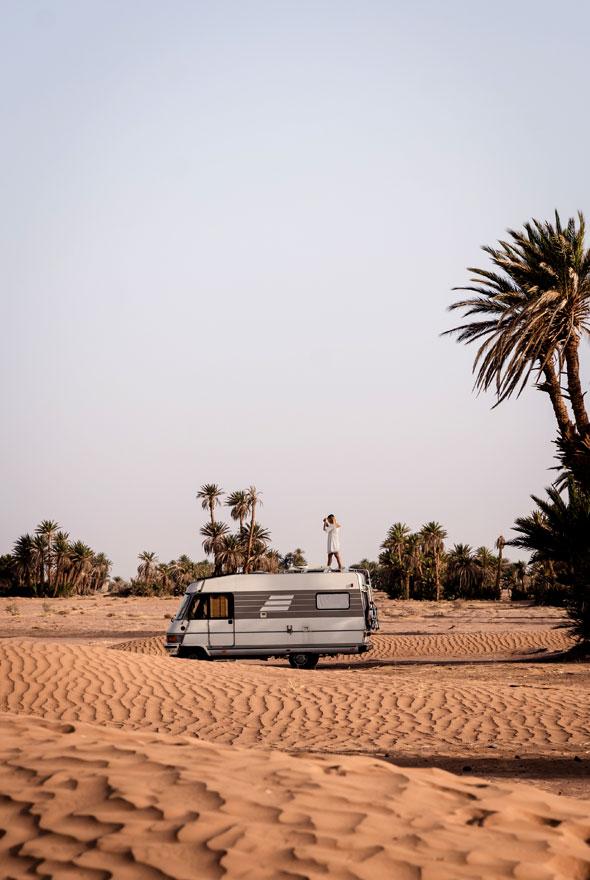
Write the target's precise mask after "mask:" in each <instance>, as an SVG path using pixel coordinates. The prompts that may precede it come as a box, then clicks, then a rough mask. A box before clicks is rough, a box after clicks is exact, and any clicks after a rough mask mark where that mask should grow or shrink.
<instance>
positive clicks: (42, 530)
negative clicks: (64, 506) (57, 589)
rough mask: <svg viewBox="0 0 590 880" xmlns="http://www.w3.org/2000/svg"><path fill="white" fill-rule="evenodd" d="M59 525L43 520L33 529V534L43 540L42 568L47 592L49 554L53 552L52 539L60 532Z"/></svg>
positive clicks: (49, 574)
mask: <svg viewBox="0 0 590 880" xmlns="http://www.w3.org/2000/svg"><path fill="white" fill-rule="evenodd" d="M60 528H61V527H60V525H59V523H56V522H55V520H53V519H44V520H43V521H42V522H41V523H39V525H38V526H37V528H36V529H35V534H36V535H40V536H41V537H42V538H44V540H45V554H46V555H45V559H44V568H45V571H46V572H47V589H48V591H49V590H50V589H51V562H52V558H51V554H52V550H53V539H54V538H55V535H56V534H57V532H59V530H60Z"/></svg>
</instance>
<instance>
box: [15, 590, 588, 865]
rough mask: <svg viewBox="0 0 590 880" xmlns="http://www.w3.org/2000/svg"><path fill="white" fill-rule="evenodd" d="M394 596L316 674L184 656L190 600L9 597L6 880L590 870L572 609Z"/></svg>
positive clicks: (584, 721)
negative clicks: (178, 655) (180, 617)
mask: <svg viewBox="0 0 590 880" xmlns="http://www.w3.org/2000/svg"><path fill="white" fill-rule="evenodd" d="M380 604H381V606H382V608H383V611H384V613H382V631H381V632H380V634H379V635H377V636H375V637H374V647H373V650H372V651H371V652H370V653H369V654H368V655H365V656H364V657H361V658H358V659H351V658H335V659H333V660H330V661H327V660H326V661H324V662H322V663H321V664H320V666H318V668H317V669H316V670H314V671H299V670H293V669H291V668H290V667H289V666H288V665H287V664H286V663H284V662H282V661H281V662H279V661H273V662H268V663H264V662H257V661H249V662H218V663H207V662H200V661H192V660H177V659H172V658H169V657H167V656H166V655H165V652H164V649H163V640H162V633H163V631H164V629H165V627H166V624H167V619H166V618H167V617H168V616H169V615H170V614H171V613H172V612H173V611H174V608H175V605H176V601H169V600H164V599H163V600H144V599H127V600H121V599H113V598H109V597H100V598H95V597H93V598H91V599H79V598H78V599H71V600H58V601H57V602H55V603H54V602H51V603H48V602H45V603H42V602H41V601H40V600H18V599H17V600H12V602H10V601H8V600H2V601H1V602H0V634H1V635H2V636H3V638H2V639H0V667H1V672H2V674H1V676H0V713H1V714H0V727H1V736H0V743H1V746H0V748H1V750H2V763H1V765H0V773H1V774H2V782H1V789H0V795H1V799H0V828H1V829H3V831H4V832H5V833H4V835H3V836H1V837H0V876H2V877H6V878H21V877H22V878H25V877H27V878H30V877H56V878H60V877H64V878H70V877H72V878H74V877H75V878H108V877H114V878H119V877H121V878H124V880H125V878H144V877H145V878H162V877H172V878H194V877H198V878H206V880H208V878H218V877H229V878H233V877H236V878H241V877H243V878H252V880H255V878H269V880H274V878H281V880H282V878H314V880H315V878H320V877H335V878H346V880H354V878H371V880H374V878H377V880H378V878H385V877H387V878H396V880H397V878H400V880H403V878H406V877H408V878H424V880H429V878H432V880H443V878H448V880H451V878H463V877H469V878H480V877H481V878H484V877H486V878H496V877H498V878H500V877H514V878H521V880H529V878H530V880H545V878H556V880H557V878H559V880H561V878H563V880H565V878H568V880H569V878H586V880H587V878H589V877H590V846H589V843H588V841H590V800H588V799H587V798H588V797H589V796H590V787H589V785H588V783H589V773H590V721H589V719H590V687H589V685H590V669H589V666H588V664H585V663H568V662H565V658H564V656H563V652H564V651H566V650H567V648H568V647H569V645H570V644H571V642H570V640H569V638H568V636H567V632H566V631H565V630H564V629H563V628H562V626H561V624H562V623H563V614H562V612H561V611H559V610H558V609H535V608H528V607H526V606H522V605H521V606H518V605H513V606H511V605H509V604H508V603H441V604H440V605H438V606H437V605H436V604H435V603H412V602H409V603H387V604H386V601H385V600H381V602H380ZM15 606H16V611H15ZM60 612H64V613H60ZM109 615H110V616H109ZM440 768H446V769H440ZM446 770H453V771H455V772H454V773H449V772H446ZM523 782H526V783H527V784H523ZM530 782H534V786H533V785H530V784H528V783H530ZM560 793H561V794H560ZM565 795H569V796H565ZM572 795H573V796H572Z"/></svg>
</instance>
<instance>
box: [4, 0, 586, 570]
mask: <svg viewBox="0 0 590 880" xmlns="http://www.w3.org/2000/svg"><path fill="white" fill-rule="evenodd" d="M0 11H1V17H2V28H1V36H0V59H1V60H0V64H1V67H2V76H1V78H0V100H1V108H2V109H1V113H2V131H3V136H2V139H1V140H0V159H1V164H0V168H1V174H2V211H1V212H0V256H1V259H2V268H3V276H4V277H3V284H2V319H3V320H2V327H3V331H4V333H3V344H2V376H3V405H2V412H3V416H4V419H3V423H4V429H3V431H2V448H1V453H2V475H1V476H2V487H3V492H2V494H3V504H2V510H1V520H0V551H6V550H8V549H9V548H10V546H11V543H12V541H13V539H14V538H16V537H17V536H18V535H19V534H21V533H23V532H25V531H28V530H31V529H32V528H33V527H34V526H35V524H36V523H37V522H38V521H39V520H40V519H42V518H45V517H51V518H55V519H58V520H59V521H60V523H61V524H62V525H63V526H64V527H65V528H67V529H68V530H69V531H70V532H71V534H72V536H73V537H81V538H83V539H84V540H86V541H88V542H89V543H90V544H91V545H92V546H93V547H94V548H95V549H96V550H103V551H105V552H106V553H108V554H109V556H110V557H111V558H112V559H113V561H114V563H115V567H114V573H115V574H116V573H119V574H130V573H131V572H132V571H133V570H134V568H135V564H136V556H137V553H139V552H140V551H141V550H143V549H152V550H155V551H156V552H157V553H158V554H159V556H160V558H162V559H169V558H172V557H174V556H177V555H179V554H180V553H183V552H187V553H189V554H190V555H192V556H194V557H198V558H200V557H202V551H201V548H200V539H199V537H198V528H199V526H200V525H201V524H202V522H203V514H202V512H201V510H200V507H198V505H197V503H196V501H195V499H194V496H195V492H196V490H197V488H198V486H199V485H200V484H201V483H203V482H208V481H215V482H218V483H220V484H221V485H222V486H223V487H224V488H226V489H234V488H239V487H243V486H247V485H248V484H250V483H254V484H255V485H256V486H258V487H259V488H260V489H261V490H262V491H263V493H264V501H265V506H264V508H263V510H262V511H261V516H262V519H263V522H264V524H265V525H266V526H267V527H269V528H270V529H271V530H272V533H273V539H274V543H275V545H276V546H277V547H278V548H279V549H281V550H282V551H286V550H287V549H289V548H292V547H295V546H302V547H303V548H304V549H305V550H306V551H307V554H308V558H309V559H310V560H312V561H320V560H322V559H323V555H324V535H323V533H322V531H321V519H322V517H323V516H324V515H325V514H326V513H330V512H334V513H336V514H337V516H338V518H339V519H340V520H341V521H342V523H343V532H342V544H343V550H344V557H345V561H347V562H352V561H355V560H356V559H358V558H360V557H361V556H364V555H367V556H370V557H375V556H376V554H377V550H378V545H379V543H380V541H381V540H382V538H383V535H384V533H385V531H386V529H387V527H388V526H389V525H390V524H391V523H392V522H393V521H395V520H400V519H401V520H405V521H407V522H408V523H409V524H410V525H411V526H412V527H419V526H420V525H421V523H422V522H424V521H425V520H429V519H438V520H440V521H441V522H442V523H443V524H444V525H445V526H446V527H447V529H448V531H449V539H450V541H451V542H452V541H458V540H463V541H467V542H469V543H471V544H473V545H479V544H482V543H487V544H491V543H492V542H493V540H494V539H495V537H496V536H497V535H498V533H499V532H504V534H506V535H508V533H509V530H510V526H511V525H512V523H513V521H514V518H515V516H517V515H520V514H522V513H525V512H527V511H528V509H529V508H530V506H531V505H530V502H529V494H530V493H531V492H533V491H534V492H540V491H542V489H543V486H544V485H546V484H547V483H548V482H549V481H550V480H551V478H552V475H551V473H550V472H549V471H548V470H547V469H548V468H549V467H550V466H551V464H552V456H553V447H552V444H551V440H552V437H553V434H554V426H553V421H552V415H551V412H550V407H549V404H548V401H547V400H546V399H545V398H544V396H543V395H541V394H540V393H538V392H531V393H528V394H526V395H525V396H524V397H523V398H522V399H521V400H519V401H515V402H509V403H507V404H504V405H503V406H502V407H501V408H499V409H498V410H495V411H493V412H492V411H491V409H490V407H491V405H492V403H493V400H492V399H491V398H490V397H480V398H476V397H475V396H474V395H473V394H472V392H471V385H472V378H471V374H470V369H471V361H472V353H471V352H470V351H469V350H467V349H464V348H460V347H459V346H457V345H456V344H455V343H453V342H451V341H450V340H449V339H440V338H439V335H438V334H439V333H440V331H441V330H444V329H446V328H447V327H449V326H451V320H450V318H449V316H448V315H446V314H445V307H446V306H447V305H448V304H449V303H450V302H451V301H452V294H451V293H450V288H451V287H452V286H453V285H456V284H461V283H463V282H464V281H465V280H466V278H467V273H466V271H465V267H466V266H467V265H473V264H474V263H475V264H478V263H479V264H482V263H483V262H485V260H484V255H483V254H481V255H480V252H479V246H480V245H481V244H486V243H493V242H494V241H495V240H496V239H497V238H498V237H500V236H502V235H503V233H504V230H505V228H506V227H508V226H518V225H520V224H522V222H524V221H526V220H527V219H528V218H530V217H531V216H537V217H548V216H550V215H551V212H552V211H553V209H554V208H558V209H559V210H560V212H561V213H562V214H563V215H564V216H569V215H570V214H571V213H573V212H574V211H576V210H577V209H578V208H580V209H582V210H584V209H586V211H587V212H589V213H590V198H589V197H590V182H589V176H588V173H587V167H586V166H587V155H588V145H589V142H590V121H589V117H588V113H587V109H586V103H587V87H588V61H587V57H588V53H587V47H588V44H589V38H590V6H588V4H587V3H584V2H571V0H570V2H567V0H566V2H562V3H561V4H559V5H556V4H555V3H548V2H539V0H535V2H531V0H523V2H514V0H512V2H505V0H500V2H496V3H493V4H490V3H483V2H457V0H448V2H447V3H444V4H442V3H438V2H393V0H391V2H388V3H385V2H371V0H363V2H360V0H359V2H313V3H312V2H305V0H297V2H273V3H271V2H266V3H265V2H243V0H242V2H236V3H225V2H215V3H213V2H210V3H198V2H178V0H176V2H170V3H164V2H159V3H154V2H147V0H142V2H139V0H137V2H125V3H120V2H105V0H101V2H53V3H47V2H32V0H31V2H2V3H0ZM584 355H585V363H586V373H585V381H586V387H587V385H588V379H589V373H588V369H587V365H588V361H589V357H588V355H589V352H588V346H587V345H586V347H585V351H584Z"/></svg>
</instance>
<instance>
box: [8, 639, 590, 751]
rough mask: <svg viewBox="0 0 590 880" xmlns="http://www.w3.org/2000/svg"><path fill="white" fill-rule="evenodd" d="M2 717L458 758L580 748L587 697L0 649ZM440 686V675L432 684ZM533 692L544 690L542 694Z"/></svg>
mask: <svg viewBox="0 0 590 880" xmlns="http://www.w3.org/2000/svg"><path fill="white" fill-rule="evenodd" d="M0 671H1V673H2V674H1V679H0V710H1V711H4V712H11V713H15V714H27V715H39V716H42V717H44V718H53V719H60V720H68V721H88V722H98V723H101V724H111V725H125V726H127V727H132V728H135V729H139V728H141V729H143V730H150V731H159V732H166V733H174V734H177V733H191V734H194V735H195V736H198V737H199V738H201V739H208V740H214V741H216V742H222V743H227V744H236V745H247V746H250V745H257V746H259V745H264V746H273V747H277V748H282V749H292V750H295V749H309V750H318V751H319V750H322V751H341V752H351V751H352V752H357V751H371V752H376V751H384V752H387V751H390V750H392V749H395V750H396V751H398V752H399V751H407V752H415V751H416V750H422V751H424V752H429V753H437V752H438V753H449V751H450V752H453V751H454V752H455V753H459V752H461V753H465V751H466V750H467V751H470V750H473V749H474V748H475V747H479V748H484V747H487V746H495V747H498V745H499V746H506V745H507V744H510V746H511V747H512V748H514V743H517V744H518V747H519V748H520V749H527V748H532V747H537V748H542V749H544V750H547V749H552V748H553V749H556V750H558V749H562V748H563V747H565V746H567V747H569V748H584V746H585V744H587V743H588V740H590V735H589V732H588V718H589V717H590V694H588V693H587V692H585V693H584V692H583V691H580V689H579V688H575V689H574V688H568V687H567V686H566V685H563V684H562V685H560V686H559V687H558V686H555V687H542V686H537V687H518V686H517V687H512V686H511V685H510V684H504V685H498V684H497V683H495V682H494V683H490V684H486V683H485V682H480V681H475V682H474V681H471V680H466V681H464V682H463V681H457V680H450V681H445V680H444V678H441V677H440V676H439V678H438V680H437V681H436V683H433V682H432V681H428V680H422V681H421V680H417V679H416V677H409V678H407V677H406V676H405V675H403V674H402V675H392V674H391V672H390V671H388V670H385V671H379V670H374V669H371V670H367V671H364V670H360V669H359V670H356V671H355V672H354V675H351V673H350V671H348V670H346V669H343V670H336V669H316V670H314V671H313V672H312V673H309V672H308V673H302V672H300V671H298V670H292V669H290V667H288V666H283V667H277V666H265V665H262V664H260V665H255V664H244V663H231V662H230V663H208V662H206V661H195V660H171V659H169V658H167V657H158V656H152V655H149V654H148V655H145V654H135V653H132V652H127V651H113V650H110V649H108V648H98V647H94V646H82V645H75V646H74V645H68V644H51V645H48V644H46V643H41V642H34V641H17V640H13V641H12V640H10V641H5V642H3V643H1V644H0ZM435 674H437V673H435ZM539 684H540V683H539Z"/></svg>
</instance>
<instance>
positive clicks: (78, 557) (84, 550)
mask: <svg viewBox="0 0 590 880" xmlns="http://www.w3.org/2000/svg"><path fill="white" fill-rule="evenodd" d="M93 559H94V553H93V551H92V548H91V547H89V546H88V544H85V543H84V542H83V541H75V543H74V544H72V547H71V551H70V560H71V563H72V582H73V586H74V587H75V589H76V592H78V593H81V594H84V593H87V592H88V575H89V572H90V569H91V568H92V562H93Z"/></svg>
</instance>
